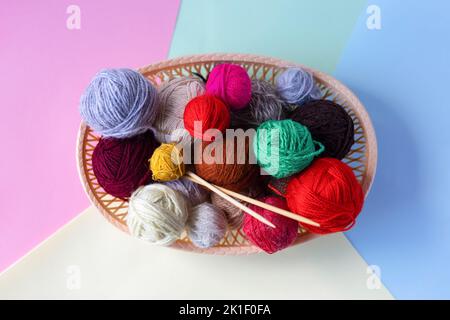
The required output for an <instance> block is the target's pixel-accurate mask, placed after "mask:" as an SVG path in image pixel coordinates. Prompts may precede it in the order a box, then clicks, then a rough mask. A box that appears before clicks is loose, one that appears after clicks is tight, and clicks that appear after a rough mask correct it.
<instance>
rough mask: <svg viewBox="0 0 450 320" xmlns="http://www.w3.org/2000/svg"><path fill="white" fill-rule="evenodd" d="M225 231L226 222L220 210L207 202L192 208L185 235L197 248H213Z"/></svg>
mask: <svg viewBox="0 0 450 320" xmlns="http://www.w3.org/2000/svg"><path fill="white" fill-rule="evenodd" d="M226 231H227V221H226V218H225V214H224V213H223V211H222V210H220V209H219V208H217V207H216V206H214V205H212V204H211V203H209V202H204V203H202V204H199V205H198V206H195V207H194V208H192V210H191V212H190V214H189V219H188V228H187V233H188V237H189V239H191V241H192V243H193V244H194V245H196V246H197V247H199V248H209V247H212V246H215V245H216V244H218V243H219V242H220V240H222V238H223V237H224V236H225V233H226Z"/></svg>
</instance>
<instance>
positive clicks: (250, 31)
mask: <svg viewBox="0 0 450 320" xmlns="http://www.w3.org/2000/svg"><path fill="white" fill-rule="evenodd" d="M365 5H366V1H365V0H346V1H335V0H315V1H292V0H281V1H268V0H259V1H258V0H246V1H242V0H214V1H211V0H185V1H182V3H181V8H180V11H179V14H178V20H177V25H176V28H175V33H174V36H173V40H172V45H171V48H170V52H169V57H177V56H181V55H186V54H198V53H210V52H233V53H234V52H237V53H254V54H260V55H268V56H274V57H277V58H281V59H286V60H289V61H293V62H299V63H302V64H305V65H308V66H310V67H313V68H316V69H319V70H321V71H324V72H327V73H333V72H334V70H335V68H336V65H337V63H338V61H339V58H340V55H341V53H342V51H343V49H344V47H345V45H346V43H347V40H348V39H349V38H350V35H351V32H352V30H353V28H354V26H355V23H356V21H357V19H358V17H359V15H360V14H361V11H362V10H363V9H364V6H365Z"/></svg>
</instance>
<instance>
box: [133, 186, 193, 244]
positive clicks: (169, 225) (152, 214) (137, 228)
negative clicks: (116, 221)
mask: <svg viewBox="0 0 450 320" xmlns="http://www.w3.org/2000/svg"><path fill="white" fill-rule="evenodd" d="M188 208H189V205H188V203H187V201H186V199H185V198H184V196H183V195H181V194H180V193H179V192H177V191H175V190H172V189H171V188H169V187H168V186H165V185H163V184H160V183H153V184H149V185H147V186H143V187H140V188H138V189H137V190H136V191H135V192H133V194H132V195H131V197H130V202H129V205H128V215H127V217H126V221H127V225H128V229H129V231H130V233H131V234H132V235H133V236H135V237H136V238H139V239H142V240H146V241H149V242H151V243H154V244H158V245H170V244H171V243H173V242H174V241H175V240H177V239H178V238H179V237H180V235H181V234H182V232H183V230H184V227H185V226H186V221H187V218H188V210H189V209H188Z"/></svg>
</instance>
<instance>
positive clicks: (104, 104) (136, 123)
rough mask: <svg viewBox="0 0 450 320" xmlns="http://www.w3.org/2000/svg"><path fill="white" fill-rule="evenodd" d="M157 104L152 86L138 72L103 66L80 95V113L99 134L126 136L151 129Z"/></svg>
mask: <svg viewBox="0 0 450 320" xmlns="http://www.w3.org/2000/svg"><path fill="white" fill-rule="evenodd" d="M158 106H159V104H158V100H157V91H156V89H155V88H154V87H153V86H152V85H151V84H150V82H149V81H148V80H147V79H146V78H145V77H144V76H143V75H141V74H140V73H139V72H137V71H134V70H131V69H105V70H102V71H100V72H99V73H97V74H96V75H95V77H94V79H92V81H91V83H90V84H89V85H88V87H87V88H86V90H85V92H84V94H83V95H82V96H81V100H80V113H81V116H82V118H83V120H84V122H86V123H87V124H88V125H89V126H90V127H91V128H92V129H94V130H95V131H97V132H98V133H100V134H102V135H103V136H105V137H113V138H127V137H131V136H134V135H137V134H140V133H143V132H145V131H147V130H148V129H151V127H152V124H153V122H154V121H155V119H156V114H157V113H158Z"/></svg>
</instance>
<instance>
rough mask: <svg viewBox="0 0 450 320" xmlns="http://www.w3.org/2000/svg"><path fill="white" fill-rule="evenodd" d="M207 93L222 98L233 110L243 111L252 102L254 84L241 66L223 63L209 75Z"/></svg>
mask: <svg viewBox="0 0 450 320" xmlns="http://www.w3.org/2000/svg"><path fill="white" fill-rule="evenodd" d="M206 92H207V93H209V94H212V95H214V96H217V97H219V98H221V99H222V100H223V101H224V102H225V103H226V104H227V105H228V106H229V107H230V108H231V109H235V110H237V109H242V108H244V107H246V106H247V104H248V103H249V102H250V99H251V96H252V82H251V80H250V77H249V76H248V74H247V71H246V70H245V69H244V68H242V67H241V66H238V65H236V64H230V63H223V64H219V65H217V66H215V67H214V68H213V69H212V70H211V72H210V73H209V75H208V80H207V82H206Z"/></svg>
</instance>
